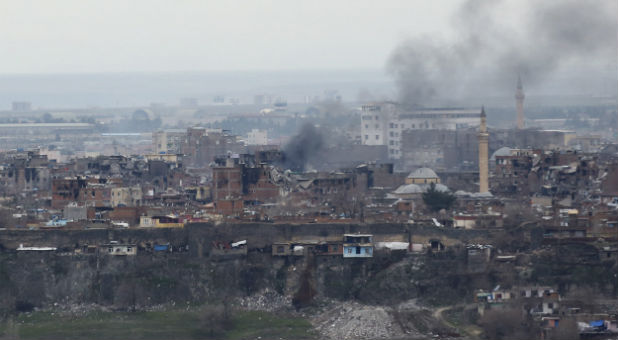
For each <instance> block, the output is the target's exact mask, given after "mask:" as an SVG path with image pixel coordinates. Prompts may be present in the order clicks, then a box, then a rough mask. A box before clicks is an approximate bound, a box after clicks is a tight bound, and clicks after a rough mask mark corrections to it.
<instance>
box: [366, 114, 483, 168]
mask: <svg viewBox="0 0 618 340" xmlns="http://www.w3.org/2000/svg"><path fill="white" fill-rule="evenodd" d="M361 111H362V112H361V141H362V144H364V145H386V146H388V155H389V157H390V158H391V159H400V158H401V156H402V147H401V136H402V132H403V131H407V130H427V129H439V130H457V129H464V128H470V127H476V126H478V125H479V116H480V113H481V111H480V110H477V109H474V110H469V109H461V108H446V109H442V108H427V109H417V110H406V109H404V108H402V107H401V106H400V105H398V104H396V103H391V102H382V103H374V104H367V105H363V107H362V109H361Z"/></svg>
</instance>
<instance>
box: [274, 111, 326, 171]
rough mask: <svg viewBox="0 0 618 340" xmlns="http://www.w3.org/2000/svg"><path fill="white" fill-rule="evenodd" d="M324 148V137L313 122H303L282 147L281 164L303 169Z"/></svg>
mask: <svg viewBox="0 0 618 340" xmlns="http://www.w3.org/2000/svg"><path fill="white" fill-rule="evenodd" d="M323 149H324V137H323V136H322V134H321V133H320V131H318V129H316V128H315V126H314V125H313V124H309V123H307V124H305V125H303V127H302V128H301V129H300V131H299V133H298V134H297V135H295V136H294V137H292V139H291V140H290V142H289V143H288V144H287V145H286V146H285V147H284V148H283V153H284V162H283V166H284V167H285V168H288V169H290V170H293V171H305V170H307V167H308V166H309V165H310V164H311V162H313V161H317V160H318V156H319V155H320V154H321V153H322V152H323Z"/></svg>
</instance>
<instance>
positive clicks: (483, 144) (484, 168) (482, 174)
mask: <svg viewBox="0 0 618 340" xmlns="http://www.w3.org/2000/svg"><path fill="white" fill-rule="evenodd" d="M488 144H489V133H488V132H487V115H486V114H485V107H483V108H482V109H481V127H480V129H479V192H488V191H489V164H488V162H489V160H488V156H487V153H488Z"/></svg>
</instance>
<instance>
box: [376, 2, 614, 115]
mask: <svg viewBox="0 0 618 340" xmlns="http://www.w3.org/2000/svg"><path fill="white" fill-rule="evenodd" d="M510 3H511V4H513V2H510ZM515 4H517V5H518V6H523V8H522V9H523V11H522V12H521V15H519V16H517V17H516V19H517V21H516V22H515V23H514V26H511V27H509V26H508V25H507V24H506V21H505V18H511V17H513V13H509V12H507V11H508V5H509V1H505V0H468V1H466V2H465V3H464V4H463V5H462V6H461V7H460V8H459V9H458V11H457V12H456V14H455V16H454V18H453V19H452V20H451V22H452V25H453V27H452V28H453V30H454V31H455V32H456V33H457V35H456V38H453V39H449V40H437V39H435V38H433V37H428V36H421V37H416V38H411V39H408V40H406V41H404V42H402V43H401V44H400V45H399V46H398V47H396V48H395V50H394V51H393V52H392V54H391V56H390V58H389V60H388V62H387V71H388V72H389V73H390V74H391V75H393V77H394V79H395V81H396V84H397V87H398V92H399V93H398V95H399V100H400V102H401V103H403V104H407V105H410V106H413V105H423V104H426V103H427V102H428V101H430V100H431V99H434V98H446V97H461V96H469V95H470V94H471V92H473V91H479V92H481V93H482V92H483V91H487V90H489V89H498V90H499V91H503V90H504V91H506V90H508V91H509V93H510V92H512V91H513V88H514V84H515V81H516V79H517V75H518V74H519V75H521V77H522V78H523V79H524V81H525V82H526V84H534V83H536V82H540V81H543V80H544V79H546V78H548V77H549V76H551V75H552V74H553V73H554V72H556V70H558V69H559V68H560V67H561V66H564V65H565V64H566V63H568V62H572V61H586V62H594V61H597V60H601V61H603V60H614V58H615V51H616V30H617V24H616V16H617V15H618V14H617V13H618V10H617V8H616V7H617V6H616V2H615V1H607V0H543V1H533V0H527V1H517V2H516V3H515Z"/></svg>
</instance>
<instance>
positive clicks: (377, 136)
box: [365, 135, 380, 140]
mask: <svg viewBox="0 0 618 340" xmlns="http://www.w3.org/2000/svg"><path fill="white" fill-rule="evenodd" d="M365 140H369V135H365ZM376 140H380V135H376Z"/></svg>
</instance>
